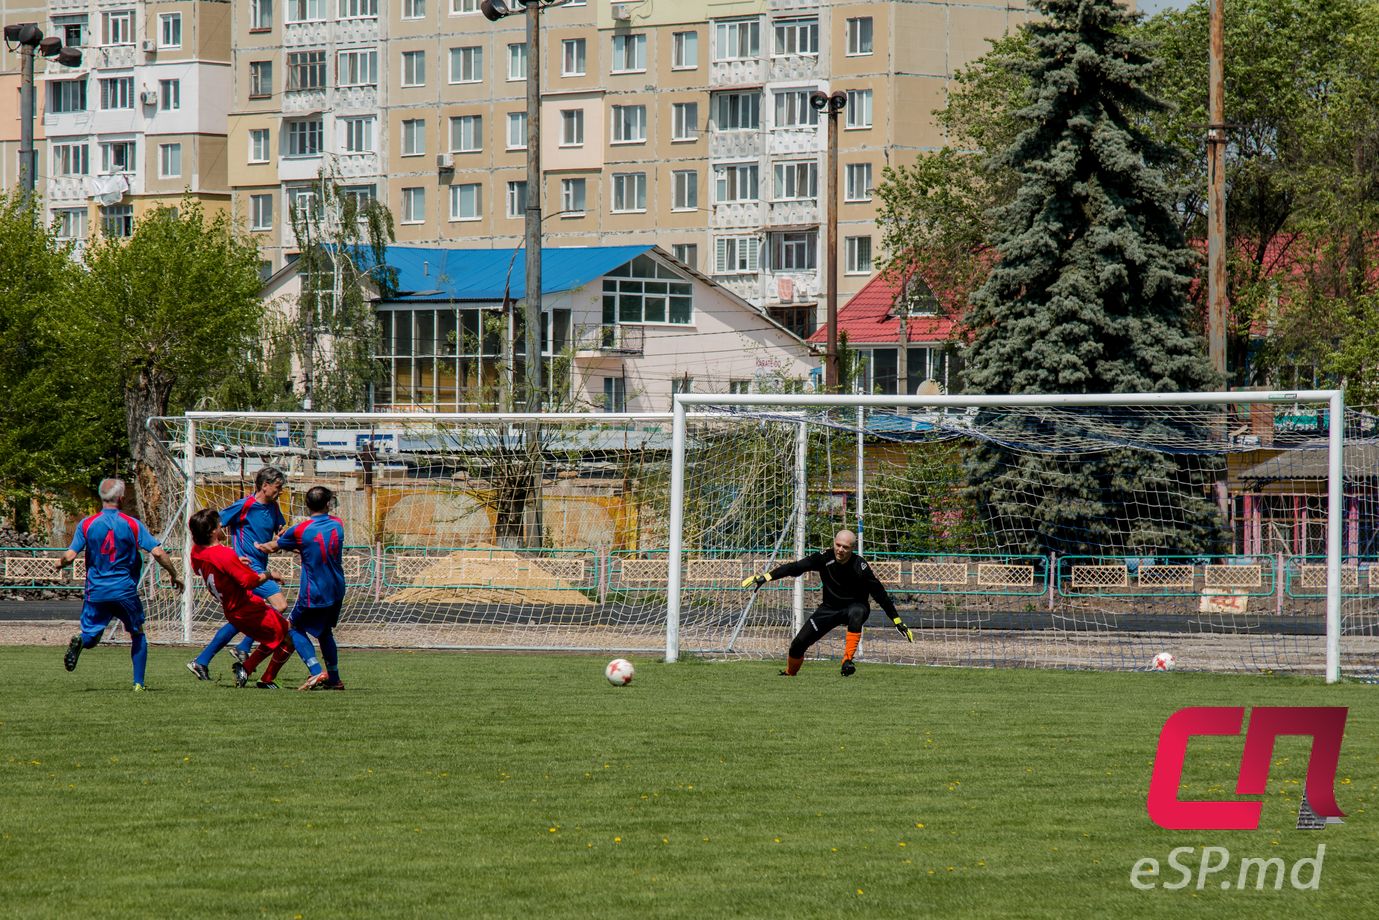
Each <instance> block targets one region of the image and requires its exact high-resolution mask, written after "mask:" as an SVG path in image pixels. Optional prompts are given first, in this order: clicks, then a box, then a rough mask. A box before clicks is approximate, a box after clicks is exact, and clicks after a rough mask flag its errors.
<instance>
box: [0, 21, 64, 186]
mask: <svg viewBox="0 0 1379 920" xmlns="http://www.w3.org/2000/svg"><path fill="white" fill-rule="evenodd" d="M5 42H6V43H7V44H12V45H13V46H15V47H12V48H11V49H10V50H11V51H15V50H17V51H18V52H19V188H20V191H21V194H23V196H24V201H25V202H28V201H31V200H32V199H33V193H34V185H35V179H36V177H35V173H34V117H35V115H36V114H37V108H38V107H37V105H36V103H35V99H34V53H35V52H37V53H39V54H42V55H43V56H44V57H46V58H48V59H49V60H56V61H57V62H58V63H59V64H61V65H62V66H64V67H79V66H81V52H80V51H78V50H77V49H76V48H70V47H68V48H64V47H63V46H62V39H60V38H58V37H57V36H53V37H51V38H44V37H43V30H42V29H40V28H39V27H38V23H36V22H21V23H14V24H11V25H7V26H5Z"/></svg>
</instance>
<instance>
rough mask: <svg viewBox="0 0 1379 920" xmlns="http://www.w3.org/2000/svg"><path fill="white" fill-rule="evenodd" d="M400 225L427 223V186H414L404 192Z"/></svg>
mask: <svg viewBox="0 0 1379 920" xmlns="http://www.w3.org/2000/svg"><path fill="white" fill-rule="evenodd" d="M400 223H403V224H409V225H410V224H424V223H426V188H425V186H420V185H413V186H408V187H407V188H404V189H403V190H402V220H401V221H400Z"/></svg>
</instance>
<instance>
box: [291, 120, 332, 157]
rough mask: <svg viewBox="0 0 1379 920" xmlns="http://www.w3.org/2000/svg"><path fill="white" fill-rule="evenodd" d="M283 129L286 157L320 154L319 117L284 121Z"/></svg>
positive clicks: (320, 128)
mask: <svg viewBox="0 0 1379 920" xmlns="http://www.w3.org/2000/svg"><path fill="white" fill-rule="evenodd" d="M283 129H284V130H285V131H286V132H287V152H286V153H285V154H283V155H284V156H288V157H318V156H320V155H321V146H322V139H323V130H322V126H321V119H320V118H304V119H300V120H297V121H286V122H284V123H283Z"/></svg>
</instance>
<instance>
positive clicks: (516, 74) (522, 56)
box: [508, 42, 527, 80]
mask: <svg viewBox="0 0 1379 920" xmlns="http://www.w3.org/2000/svg"><path fill="white" fill-rule="evenodd" d="M508 79H509V80H525V79H527V43H526V42H515V43H513V44H511V45H508Z"/></svg>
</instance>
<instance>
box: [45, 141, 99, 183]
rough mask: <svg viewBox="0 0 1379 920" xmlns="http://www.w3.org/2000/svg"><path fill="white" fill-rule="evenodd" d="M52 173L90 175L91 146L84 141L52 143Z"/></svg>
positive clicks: (59, 174)
mask: <svg viewBox="0 0 1379 920" xmlns="http://www.w3.org/2000/svg"><path fill="white" fill-rule="evenodd" d="M53 175H55V176H89V175H91V147H90V145H89V144H86V143H79V144H53Z"/></svg>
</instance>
